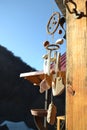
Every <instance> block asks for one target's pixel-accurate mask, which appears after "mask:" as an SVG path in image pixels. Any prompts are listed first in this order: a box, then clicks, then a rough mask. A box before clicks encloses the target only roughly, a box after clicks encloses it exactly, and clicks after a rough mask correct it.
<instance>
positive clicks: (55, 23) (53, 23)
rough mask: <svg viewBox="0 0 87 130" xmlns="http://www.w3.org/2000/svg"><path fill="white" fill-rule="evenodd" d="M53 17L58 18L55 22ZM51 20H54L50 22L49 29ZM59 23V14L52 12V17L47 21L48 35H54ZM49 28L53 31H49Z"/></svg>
mask: <svg viewBox="0 0 87 130" xmlns="http://www.w3.org/2000/svg"><path fill="white" fill-rule="evenodd" d="M54 16H57V17H58V18H57V21H55V20H54V19H55V17H54ZM52 20H54V21H53V22H52V27H50V24H51V21H52ZM59 21H60V13H58V12H54V13H53V14H52V16H51V17H50V19H49V21H48V24H47V32H48V34H51V35H52V34H54V33H55V31H56V30H57V28H58V26H59ZM51 28H53V30H51V31H50V29H51Z"/></svg>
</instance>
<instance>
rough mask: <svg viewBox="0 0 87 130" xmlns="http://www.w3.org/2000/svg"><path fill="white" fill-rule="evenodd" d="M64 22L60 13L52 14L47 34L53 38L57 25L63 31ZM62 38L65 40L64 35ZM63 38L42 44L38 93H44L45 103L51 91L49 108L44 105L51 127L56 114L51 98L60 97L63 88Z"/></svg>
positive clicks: (60, 31)
mask: <svg viewBox="0 0 87 130" xmlns="http://www.w3.org/2000/svg"><path fill="white" fill-rule="evenodd" d="M64 22H65V19H64V17H61V15H60V13H58V12H54V13H53V14H52V16H51V17H50V19H49V21H48V24H47V32H48V34H50V35H51V36H53V35H54V33H55V32H56V30H57V28H58V26H59V25H60V26H61V27H62V29H63V30H64V28H63V24H64ZM64 31H65V30H64ZM58 32H59V34H61V33H62V30H59V31H58ZM63 38H65V35H64V37H63ZM63 38H62V39H58V40H57V41H56V42H55V43H52V44H50V42H49V41H45V42H44V43H43V45H44V48H45V49H46V52H47V53H46V54H45V55H44V56H43V59H44V69H43V70H44V74H45V76H44V79H43V80H42V81H41V83H40V93H43V92H44V91H45V92H46V96H45V100H46V101H47V97H48V96H47V94H48V89H50V88H51V89H52V93H51V103H50V104H49V106H48V105H47V104H48V103H47V102H46V104H45V109H46V110H47V117H46V121H47V122H48V123H49V124H51V125H53V124H54V123H55V119H56V113H57V109H56V106H55V105H54V103H53V96H58V95H60V94H61V93H62V92H63V90H64V87H65V86H64V83H63V81H62V75H61V66H60V60H61V53H60V52H59V49H60V46H61V44H63ZM47 77H51V78H50V81H49V80H48V78H47ZM47 106H48V108H47ZM46 121H45V124H46Z"/></svg>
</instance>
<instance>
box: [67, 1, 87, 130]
mask: <svg viewBox="0 0 87 130" xmlns="http://www.w3.org/2000/svg"><path fill="white" fill-rule="evenodd" d="M74 2H75V3H76V4H77V9H78V10H80V11H82V12H84V13H85V14H86V12H87V7H86V2H87V1H86V0H74ZM66 21H67V29H66V30H67V71H66V81H67V83H66V130H87V17H82V18H81V19H75V18H74V17H73V15H72V14H70V13H69V12H68V11H67V12H66ZM70 86H71V87H72V89H73V90H75V95H72V94H71V93H70V92H69V91H68V87H70Z"/></svg>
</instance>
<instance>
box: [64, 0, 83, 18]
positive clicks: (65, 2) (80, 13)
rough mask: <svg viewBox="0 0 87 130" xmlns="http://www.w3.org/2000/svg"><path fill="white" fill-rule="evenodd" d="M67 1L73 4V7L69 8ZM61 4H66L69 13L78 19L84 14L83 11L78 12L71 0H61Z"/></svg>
mask: <svg viewBox="0 0 87 130" xmlns="http://www.w3.org/2000/svg"><path fill="white" fill-rule="evenodd" d="M69 2H70V3H71V4H72V5H73V6H74V8H72V9H70V7H69V5H68V3H69ZM63 4H64V5H65V6H66V8H67V10H68V11H69V13H70V14H74V18H77V19H79V18H81V17H83V16H84V12H80V11H78V10H77V5H76V3H75V2H74V1H73V0H63Z"/></svg>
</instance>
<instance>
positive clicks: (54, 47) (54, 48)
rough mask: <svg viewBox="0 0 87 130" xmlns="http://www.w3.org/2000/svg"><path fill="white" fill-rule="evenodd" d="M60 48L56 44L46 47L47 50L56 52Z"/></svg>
mask: <svg viewBox="0 0 87 130" xmlns="http://www.w3.org/2000/svg"><path fill="white" fill-rule="evenodd" d="M59 48H60V47H59V45H56V44H50V45H48V46H47V47H46V49H47V50H51V51H52V50H58V49H59Z"/></svg>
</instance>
